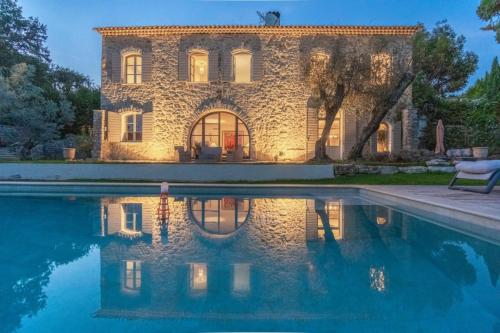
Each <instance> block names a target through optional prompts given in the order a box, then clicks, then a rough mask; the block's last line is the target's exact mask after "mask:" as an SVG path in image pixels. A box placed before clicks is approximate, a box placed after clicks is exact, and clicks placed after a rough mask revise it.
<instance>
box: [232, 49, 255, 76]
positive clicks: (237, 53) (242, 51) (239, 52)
mask: <svg viewBox="0 0 500 333" xmlns="http://www.w3.org/2000/svg"><path fill="white" fill-rule="evenodd" d="M241 54H246V55H249V56H250V68H249V71H250V78H249V80H248V81H236V61H235V60H236V59H235V57H236V56H238V55H241ZM253 66H254V64H253V54H252V52H251V51H250V50H248V49H236V50H233V51H232V52H231V82H233V83H236V84H248V83H252V82H253V79H252V76H253V75H252V74H253Z"/></svg>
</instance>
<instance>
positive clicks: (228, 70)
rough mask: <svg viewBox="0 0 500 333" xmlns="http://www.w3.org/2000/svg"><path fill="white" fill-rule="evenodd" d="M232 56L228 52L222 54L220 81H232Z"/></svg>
mask: <svg viewBox="0 0 500 333" xmlns="http://www.w3.org/2000/svg"><path fill="white" fill-rule="evenodd" d="M232 73H233V55H232V53H231V51H230V50H224V51H223V53H222V80H223V81H226V82H227V81H233V74H232Z"/></svg>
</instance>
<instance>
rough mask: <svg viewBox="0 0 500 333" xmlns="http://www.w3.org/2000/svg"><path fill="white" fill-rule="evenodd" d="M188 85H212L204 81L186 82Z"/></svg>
mask: <svg viewBox="0 0 500 333" xmlns="http://www.w3.org/2000/svg"><path fill="white" fill-rule="evenodd" d="M186 83H187V84H192V85H197V84H200V85H208V84H210V81H206V82H205V81H204V82H195V81H186Z"/></svg>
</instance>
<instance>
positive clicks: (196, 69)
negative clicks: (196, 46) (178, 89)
mask: <svg viewBox="0 0 500 333" xmlns="http://www.w3.org/2000/svg"><path fill="white" fill-rule="evenodd" d="M189 81H191V82H208V52H204V51H193V52H190V53H189Z"/></svg>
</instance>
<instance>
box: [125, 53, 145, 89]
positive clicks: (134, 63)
mask: <svg viewBox="0 0 500 333" xmlns="http://www.w3.org/2000/svg"><path fill="white" fill-rule="evenodd" d="M122 64H123V66H122V73H123V74H122V82H123V83H126V84H141V83H142V81H143V80H142V55H141V54H140V53H138V52H133V53H131V52H127V53H124V54H123V55H122Z"/></svg>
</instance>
